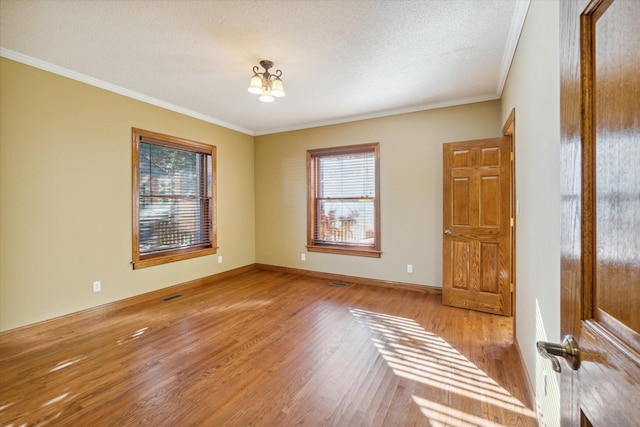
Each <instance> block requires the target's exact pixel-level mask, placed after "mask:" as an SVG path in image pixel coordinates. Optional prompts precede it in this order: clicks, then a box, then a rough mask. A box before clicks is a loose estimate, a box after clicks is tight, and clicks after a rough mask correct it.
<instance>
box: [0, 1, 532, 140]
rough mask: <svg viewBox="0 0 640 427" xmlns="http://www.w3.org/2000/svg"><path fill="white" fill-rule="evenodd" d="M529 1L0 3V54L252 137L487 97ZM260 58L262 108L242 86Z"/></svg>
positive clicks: (500, 79) (502, 74)
mask: <svg viewBox="0 0 640 427" xmlns="http://www.w3.org/2000/svg"><path fill="white" fill-rule="evenodd" d="M528 4H529V1H528V0H415V1H414V0H395V1H394V0H314V1H305V0H269V1H258V0H255V1H246V0H233V1H232V0H218V1H213V0H206V1H204V0H167V1H165V0H152V1H148V0H129V1H124V0H120V1H116V0H108V1H104V0H93V1H89V0H0V54H1V55H2V56H4V57H7V58H10V59H15V60H18V61H21V62H24V63H27V64H30V65H34V66H37V67H40V68H43V69H46V70H50V71H53V72H56V73H59V74H62V75H66V76H69V77H72V78H75V79H78V80H80V81H85V82H87V83H91V84H94V85H96V86H99V87H104V88H106V89H109V90H113V91H116V92H119V93H123V94H125V95H128V96H132V97H134V98H137V99H141V100H144V101H147V102H152V103H154V104H157V105H161V106H163V107H165V108H169V109H172V110H175V111H179V112H183V113H186V114H189V115H192V116H195V117H198V118H201V119H204V120H207V121H210V122H212V123H216V124H220V125H223V126H226V127H229V128H232V129H236V130H239V131H242V132H245V133H248V134H251V135H261V134H266V133H272V132H276V131H282V130H291V129H300V128H306V127H313V126H319V125H324V124H330V123H340V122H346V121H351V120H357V119H361V118H370V117H379V116H385V115H390V114H396V113H403V112H409V111H419V110H424V109H429V108H435V107H441V106H449V105H457V104H464V103H469V102H476V101H484V100H489V99H497V98H499V97H500V95H501V92H502V87H503V85H504V80H505V78H506V74H507V72H508V68H509V65H510V63H511V58H512V56H513V52H514V50H515V46H516V43H517V40H518V37H519V35H520V31H521V28H522V24H523V22H524V17H525V15H526V11H527V8H528ZM261 59H270V60H272V61H274V63H275V66H274V69H281V70H282V73H283V74H282V80H283V82H284V86H285V90H286V93H287V95H286V96H285V97H284V98H278V99H276V100H275V102H273V103H270V104H265V103H262V102H260V101H258V98H257V96H256V95H252V94H250V93H249V92H247V87H248V85H249V80H250V77H251V75H252V71H251V70H252V67H253V66H254V65H257V64H258V62H259V61H260V60H261ZM272 71H273V70H272Z"/></svg>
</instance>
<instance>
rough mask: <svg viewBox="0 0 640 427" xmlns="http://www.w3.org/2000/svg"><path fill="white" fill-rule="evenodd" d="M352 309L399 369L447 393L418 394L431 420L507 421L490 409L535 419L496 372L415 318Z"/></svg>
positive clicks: (463, 426)
mask: <svg viewBox="0 0 640 427" xmlns="http://www.w3.org/2000/svg"><path fill="white" fill-rule="evenodd" d="M350 311H351V314H352V315H353V316H355V317H356V318H358V320H359V321H360V322H361V323H362V324H364V325H366V326H367V327H368V328H369V329H370V330H371V331H372V332H373V334H374V338H373V343H374V345H375V347H376V348H377V349H378V351H379V353H380V355H382V357H383V358H384V360H385V361H386V362H387V365H388V366H389V367H390V368H391V369H392V370H393V372H394V373H395V374H396V375H398V376H399V377H402V378H406V379H408V380H411V381H415V382H417V383H420V384H423V385H426V386H428V387H433V388H436V389H438V390H440V392H439V395H440V396H443V397H442V399H440V401H439V402H435V401H432V400H429V399H426V398H424V397H423V396H419V395H414V396H413V401H414V403H416V404H417V405H418V406H419V407H420V410H421V412H422V413H423V414H424V415H425V416H426V417H428V418H429V420H430V422H432V425H434V426H439V425H447V426H455V427H470V426H500V425H502V424H497V423H495V422H493V421H490V420H488V419H486V418H483V416H484V415H485V412H486V413H489V412H502V414H504V415H505V416H508V417H513V418H515V417H517V416H522V417H529V418H531V419H535V414H534V413H533V411H531V410H530V409H528V408H527V407H525V406H524V405H523V404H522V402H520V401H519V400H518V399H516V398H515V397H514V396H512V395H511V393H509V392H508V391H507V390H505V389H504V388H503V387H502V386H500V384H498V383H497V382H496V381H495V380H494V379H493V378H491V377H490V376H488V375H487V374H486V373H485V372H484V371H482V370H481V369H480V368H478V367H477V366H476V365H475V364H474V363H472V362H471V361H470V360H469V359H467V358H466V357H465V356H463V355H462V354H461V353H460V352H458V351H457V350H456V349H455V348H453V347H452V346H451V345H450V344H449V343H448V342H446V341H445V340H444V339H442V338H441V337H439V336H437V335H435V334H433V333H431V332H428V331H426V330H425V329H424V328H423V327H422V326H420V324H418V323H417V322H415V321H414V320H413V319H407V318H402V317H398V316H391V315H388V314H383V313H376V312H371V311H366V310H360V309H350ZM443 392H444V394H443ZM452 400H455V401H456V404H460V403H461V402H463V403H462V404H461V405H462V406H472V407H473V409H472V410H473V412H474V413H468V412H463V411H460V410H458V409H455V408H453V407H452V405H448V404H447V403H449V401H452ZM457 407H459V406H457Z"/></svg>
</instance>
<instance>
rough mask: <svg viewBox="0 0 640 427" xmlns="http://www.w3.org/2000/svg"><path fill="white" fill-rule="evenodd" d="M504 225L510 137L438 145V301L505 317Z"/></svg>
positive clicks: (507, 245) (507, 250) (507, 254)
mask: <svg viewBox="0 0 640 427" xmlns="http://www.w3.org/2000/svg"><path fill="white" fill-rule="evenodd" d="M510 224H511V138H510V137H508V136H507V137H501V138H492V139H484V140H474V141H461V142H451V143H447V144H443V227H444V230H447V231H446V233H445V234H444V236H443V289H442V301H443V303H444V304H446V305H452V306H456V307H462V308H469V309H473V310H478V311H484V312H488V313H495V314H502V315H507V316H510V315H511V306H512V304H511V242H510V228H511V225H510ZM449 232H450V233H451V234H450V235H449V234H447V233H449Z"/></svg>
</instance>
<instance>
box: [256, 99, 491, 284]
mask: <svg viewBox="0 0 640 427" xmlns="http://www.w3.org/2000/svg"><path fill="white" fill-rule="evenodd" d="M501 127H502V123H501V120H500V104H499V102H498V101H491V102H484V103H477V104H469V105H464V106H460V107H451V108H443V109H437V110H429V111H422V112H418V113H411V114H402V115H397V116H390V117H385V118H378V119H372V120H364V121H358V122H352V123H346V124H340V125H333V126H324V127H319V128H313V129H306V130H300V131H293V132H285V133H279V134H272V135H266V136H259V137H256V145H255V155H256V160H255V171H256V212H257V215H256V242H257V243H256V245H257V246H256V261H257V262H259V263H264V264H272V265H278V266H285V267H292V268H301V269H307V270H314V271H322V272H331V273H337V274H347V275H353V276H359V277H370V278H376V279H383V280H391V281H398V282H404V283H414V284H421V285H429V286H442V237H441V236H442V143H444V142H452V141H461V140H466V139H476V138H487V137H495V136H499V135H500V134H501ZM369 142H380V187H381V188H380V199H381V228H382V230H381V235H382V257H381V258H380V259H377V258H366V257H354V256H347V255H334V254H324V253H315V252H314V253H306V250H305V245H306V242H307V235H306V232H307V231H306V230H307V228H306V227H307V222H306V221H307V213H306V209H307V204H306V203H307V177H306V150H308V149H312V148H323V147H335V146H343V145H352V144H363V143H369ZM302 253H306V261H301V259H300V254H302ZM407 264H412V265H413V267H414V273H413V274H410V273H407V272H406V265H407Z"/></svg>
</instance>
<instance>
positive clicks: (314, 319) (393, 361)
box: [0, 270, 536, 427]
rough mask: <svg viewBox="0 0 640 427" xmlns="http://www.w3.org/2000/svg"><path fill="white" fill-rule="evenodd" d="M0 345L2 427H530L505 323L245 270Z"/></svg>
mask: <svg viewBox="0 0 640 427" xmlns="http://www.w3.org/2000/svg"><path fill="white" fill-rule="evenodd" d="M181 294H182V296H180V297H178V298H175V299H171V300H169V301H163V300H162V299H153V300H151V301H147V302H143V303H139V304H135V305H132V306H129V307H125V308H119V309H117V310H106V309H102V310H93V311H92V312H90V313H88V314H86V315H81V316H74V317H70V318H68V319H63V320H61V321H53V322H49V323H48V324H47V325H46V328H42V327H38V328H35V329H31V330H30V329H29V328H27V329H22V330H20V331H19V334H16V333H8V334H3V335H2V336H0V340H1V341H0V421H1V425H3V426H20V425H65V426H66V425H69V426H101V425H110V426H129V425H148V426H248V425H253V426H292V425H305V426H317V425H323V426H458V427H469V426H501V425H505V426H511V425H518V426H534V425H536V421H535V415H534V413H533V412H532V410H531V402H530V401H529V399H528V394H527V389H526V385H525V384H526V382H525V377H524V373H523V368H522V366H521V364H520V363H519V359H518V356H517V351H516V349H515V346H514V345H513V344H512V335H511V328H512V325H511V319H510V318H505V317H500V316H495V315H489V314H483V313H478V312H473V311H467V310H463V309H457V308H452V307H445V306H443V305H442V304H441V303H440V296H438V295H428V294H423V293H419V292H413V291H410V290H398V289H389V288H383V287H375V286H367V285H358V284H350V285H349V286H347V287H336V286H331V285H330V284H329V281H328V280H324V279H318V278H310V277H306V276H301V275H297V274H291V273H283V272H273V271H259V270H254V271H249V272H245V273H242V274H240V275H238V276H236V277H232V278H227V279H224V280H219V281H215V282H213V283H209V284H206V285H203V286H199V287H195V288H191V289H188V290H186V291H184V292H181Z"/></svg>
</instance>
